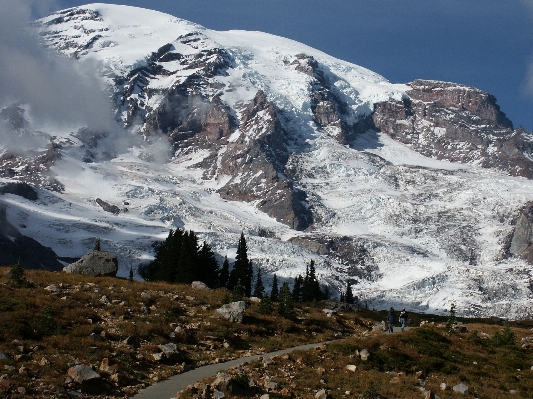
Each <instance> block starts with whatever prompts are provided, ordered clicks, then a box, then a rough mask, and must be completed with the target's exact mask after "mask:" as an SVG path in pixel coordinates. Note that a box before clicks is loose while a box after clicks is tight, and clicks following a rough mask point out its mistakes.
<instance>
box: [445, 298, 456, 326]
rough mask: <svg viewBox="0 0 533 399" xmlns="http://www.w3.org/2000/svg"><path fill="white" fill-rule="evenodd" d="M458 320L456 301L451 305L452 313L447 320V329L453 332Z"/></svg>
mask: <svg viewBox="0 0 533 399" xmlns="http://www.w3.org/2000/svg"><path fill="white" fill-rule="evenodd" d="M456 321H457V319H456V317H455V303H452V304H451V306H450V314H449V315H448V320H447V321H446V331H448V332H451V331H452V329H453V326H454V324H455V322H456Z"/></svg>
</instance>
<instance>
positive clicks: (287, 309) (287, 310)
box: [278, 281, 295, 319]
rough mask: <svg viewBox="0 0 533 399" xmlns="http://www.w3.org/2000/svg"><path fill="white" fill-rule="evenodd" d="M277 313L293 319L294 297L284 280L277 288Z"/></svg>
mask: <svg viewBox="0 0 533 399" xmlns="http://www.w3.org/2000/svg"><path fill="white" fill-rule="evenodd" d="M278 314H279V315H280V316H281V317H285V318H286V319H294V316H295V314H294V299H293V297H292V292H291V289H290V288H289V283H287V282H286V281H285V282H284V283H283V285H282V286H281V289H280V290H279V301H278Z"/></svg>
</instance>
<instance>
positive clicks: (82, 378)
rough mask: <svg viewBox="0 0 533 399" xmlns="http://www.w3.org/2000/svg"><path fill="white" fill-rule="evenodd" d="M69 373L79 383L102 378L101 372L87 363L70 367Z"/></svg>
mask: <svg viewBox="0 0 533 399" xmlns="http://www.w3.org/2000/svg"><path fill="white" fill-rule="evenodd" d="M67 374H68V376H69V377H70V378H72V380H74V381H76V382H77V383H78V384H83V383H87V382H93V381H99V380H100V374H98V373H97V372H96V371H94V370H93V369H92V368H90V367H89V366H86V365H85V364H78V365H77V366H74V367H71V368H69V369H68V372H67Z"/></svg>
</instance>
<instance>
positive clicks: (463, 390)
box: [452, 383, 468, 395]
mask: <svg viewBox="0 0 533 399" xmlns="http://www.w3.org/2000/svg"><path fill="white" fill-rule="evenodd" d="M452 389H453V391H454V392H459V393H461V394H463V395H468V386H467V385H465V384H463V383H460V384H458V385H455V386H454V387H453V388H452Z"/></svg>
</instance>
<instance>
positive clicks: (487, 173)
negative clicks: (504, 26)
mask: <svg viewBox="0 0 533 399" xmlns="http://www.w3.org/2000/svg"><path fill="white" fill-rule="evenodd" d="M34 29H36V30H37V31H38V32H39V37H40V39H41V40H42V42H43V45H44V46H46V47H47V48H48V49H50V50H52V51H55V52H58V53H59V54H60V55H61V56H63V57H68V58H71V59H76V64H77V65H89V66H94V68H95V69H96V70H97V71H98V75H99V76H100V81H101V83H102V87H104V88H105V90H107V92H108V93H109V96H110V97H111V98H112V106H113V109H114V112H115V116H116V121H117V127H116V128H110V129H102V128H101V129H95V128H92V127H90V126H79V127H77V128H76V129H65V128H64V127H61V128H59V127H54V124H53V123H49V124H47V125H46V126H45V125H38V126H37V125H36V124H35V121H33V120H32V110H31V108H30V107H27V106H25V105H24V104H19V103H10V104H0V107H1V108H2V111H1V115H2V116H3V119H5V120H6V121H8V123H9V125H10V126H11V129H12V132H13V135H15V136H17V137H19V138H20V139H21V140H23V139H24V137H31V138H32V143H34V145H33V146H32V148H31V149H28V150H26V151H25V152H23V153H20V152H14V151H12V150H11V149H10V148H9V147H8V146H7V145H5V146H4V149H3V150H2V153H1V157H0V162H1V169H0V174H2V180H1V181H2V182H4V183H7V182H12V181H23V182H27V183H30V184H31V185H33V186H35V187H38V188H39V189H38V195H39V198H38V199H37V200H35V199H28V198H24V197H21V196H19V195H15V194H13V193H10V192H9V190H8V191H7V192H6V194H4V195H3V197H1V199H0V200H1V201H2V203H3V206H4V207H6V209H7V210H6V220H7V221H8V222H9V223H10V226H11V227H14V228H17V229H18V230H19V233H20V234H23V235H24V236H27V237H31V238H33V239H35V240H37V241H39V242H40V243H41V244H42V245H44V246H47V247H51V248H53V250H54V251H55V252H56V253H57V255H58V256H59V257H62V258H76V257H80V256H82V255H83V254H84V253H86V252H87V251H88V250H90V249H91V248H92V246H93V245H94V240H95V237H100V238H101V240H102V246H103V247H104V249H105V248H107V249H109V250H111V251H112V252H115V253H116V254H117V255H118V257H119V262H120V274H122V275H126V274H127V273H128V271H129V269H130V267H132V268H134V269H136V268H137V267H138V265H139V264H141V263H142V262H146V261H147V260H149V259H150V258H151V257H152V256H153V247H152V244H153V242H154V241H155V240H161V239H163V238H164V237H166V235H167V233H168V230H169V229H170V228H175V227H184V228H186V229H192V230H194V231H196V232H197V233H199V235H200V236H201V237H202V238H203V239H205V240H207V241H208V242H210V243H211V244H212V246H213V248H214V249H215V250H216V251H217V253H218V254H219V255H220V256H221V257H223V256H224V255H228V257H230V258H231V257H232V256H233V255H234V253H235V250H236V245H237V242H238V237H239V235H240V233H241V231H244V232H245V234H246V236H247V240H248V246H249V251H250V253H249V256H250V257H251V258H252V259H253V262H254V265H256V266H258V267H261V268H262V270H264V271H266V272H267V273H270V275H272V274H273V273H276V274H277V276H278V277H280V278H293V277H296V276H297V275H298V274H301V273H304V272H305V265H306V264H308V262H309V261H310V260H311V259H314V260H315V262H316V263H317V271H318V275H319V277H320V278H321V280H322V281H323V282H324V283H325V284H329V285H330V286H331V287H333V288H335V289H336V290H338V289H344V287H345V285H346V282H350V283H352V284H353V286H352V289H353V291H354V293H355V294H356V295H357V296H358V297H359V299H360V300H361V302H363V303H365V302H366V303H367V304H368V305H369V306H374V307H383V306H389V305H393V306H394V305H403V306H407V307H409V308H411V309H413V310H419V311H431V312H443V311H444V310H445V309H448V308H449V306H450V304H451V303H452V302H454V303H455V304H456V306H457V309H458V311H459V314H460V315H470V316H473V315H485V316H486V315H498V316H504V317H511V318H527V317H530V316H531V314H533V313H532V310H533V305H532V302H531V300H532V299H533V284H532V276H533V266H532V265H531V263H530V262H531V261H532V260H533V251H532V250H531V248H530V247H531V242H532V238H531V237H533V234H532V230H533V221H532V220H533V216H531V215H532V214H533V212H532V211H531V209H533V205H531V204H530V203H529V201H531V199H532V198H531V197H532V194H533V182H532V181H531V180H530V179H531V178H532V177H533V161H532V160H533V157H532V152H533V145H532V142H533V135H532V133H531V132H528V131H526V130H524V129H521V128H520V129H514V128H513V125H512V123H511V121H509V120H508V119H507V118H506V117H505V114H503V113H502V112H501V111H500V109H499V107H498V105H497V104H496V100H495V99H494V97H492V96H491V95H489V94H487V93H484V92H482V91H480V90H478V89H475V88H472V87H469V86H465V85H460V84H451V83H445V82H437V81H429V80H417V81H414V82H412V83H408V84H391V83H390V82H388V81H387V80H386V79H385V78H383V77H381V76H379V75H378V74H376V73H373V72H372V71H369V70H367V69H365V68H362V67H359V66H357V65H353V64H351V63H348V62H345V61H342V60H339V59H336V58H334V57H331V56H329V55H327V54H325V53H323V52H320V51H318V50H315V49H313V48H310V47H308V46H305V45H303V44H301V43H297V42H295V41H292V40H289V39H285V38H281V37H277V36H273V35H269V34H265V33H260V32H245V31H228V32H217V31H213V30H209V29H206V28H204V27H202V26H199V25H197V24H194V23H191V22H188V21H184V20H181V19H179V18H176V17H173V16H170V15H166V14H162V13H159V12H155V11H150V10H145V9H139V8H133V7H127V6H119V5H107V4H91V5H87V6H83V7H77V8H72V9H68V10H64V11H60V12H56V13H54V14H51V15H50V16H48V17H46V18H43V19H42V20H39V21H37V22H36V23H35V24H34ZM99 117H102V116H101V115H93V118H95V119H98V118H99ZM267 280H268V277H267Z"/></svg>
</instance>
